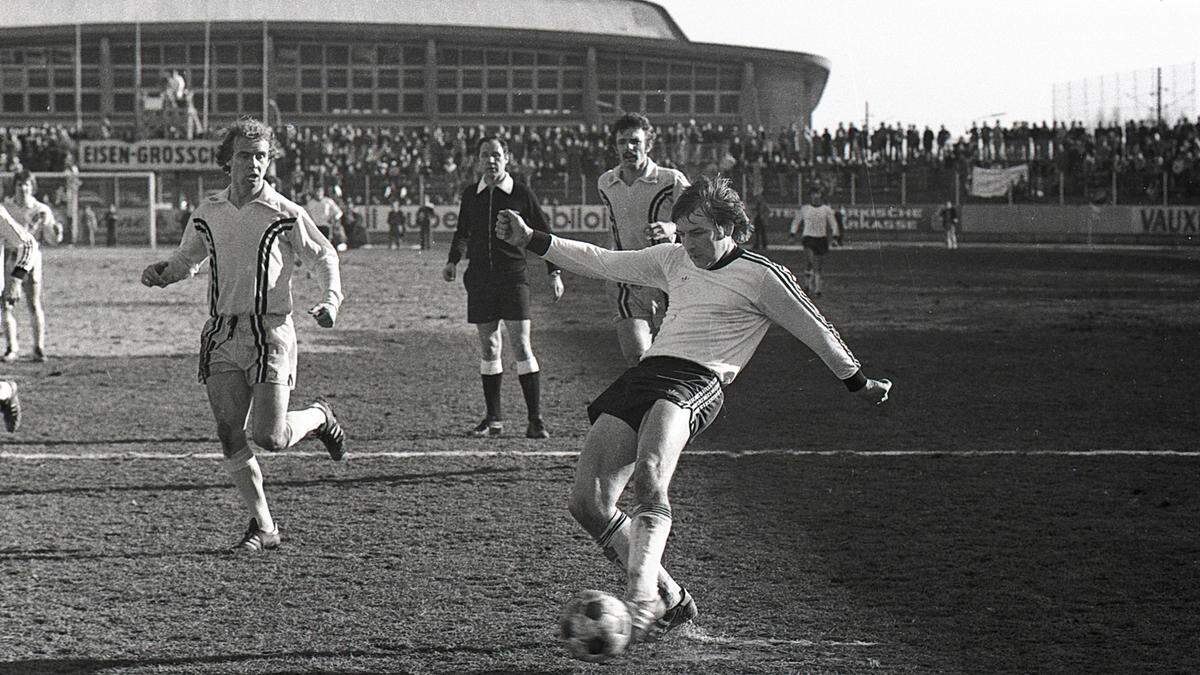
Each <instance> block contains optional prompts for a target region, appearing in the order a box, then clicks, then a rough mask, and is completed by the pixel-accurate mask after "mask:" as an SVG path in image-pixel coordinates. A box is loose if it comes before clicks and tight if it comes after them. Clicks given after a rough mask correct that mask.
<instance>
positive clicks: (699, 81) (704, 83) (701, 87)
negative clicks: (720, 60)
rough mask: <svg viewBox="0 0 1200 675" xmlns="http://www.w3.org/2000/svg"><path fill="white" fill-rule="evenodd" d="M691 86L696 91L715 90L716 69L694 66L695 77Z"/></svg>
mask: <svg viewBox="0 0 1200 675" xmlns="http://www.w3.org/2000/svg"><path fill="white" fill-rule="evenodd" d="M693 86H694V87H695V88H696V90H697V91H712V90H713V89H716V88H717V69H716V68H713V67H710V66H696V77H695V80H694V81H693Z"/></svg>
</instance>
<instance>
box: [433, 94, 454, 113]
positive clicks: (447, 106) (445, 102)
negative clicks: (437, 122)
mask: <svg viewBox="0 0 1200 675" xmlns="http://www.w3.org/2000/svg"><path fill="white" fill-rule="evenodd" d="M437 105H438V112H444V113H453V112H458V94H438V97H437Z"/></svg>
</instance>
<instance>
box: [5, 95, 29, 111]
mask: <svg viewBox="0 0 1200 675" xmlns="http://www.w3.org/2000/svg"><path fill="white" fill-rule="evenodd" d="M2 100H3V102H4V112H22V113H23V112H25V95H24V94H4V96H3V97H2Z"/></svg>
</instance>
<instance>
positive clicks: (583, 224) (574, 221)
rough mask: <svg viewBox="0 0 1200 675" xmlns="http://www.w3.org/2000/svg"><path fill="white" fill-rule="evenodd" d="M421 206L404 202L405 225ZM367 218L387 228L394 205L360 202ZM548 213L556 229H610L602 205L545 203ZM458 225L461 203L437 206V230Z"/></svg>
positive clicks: (377, 228)
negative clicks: (406, 204) (407, 204)
mask: <svg viewBox="0 0 1200 675" xmlns="http://www.w3.org/2000/svg"><path fill="white" fill-rule="evenodd" d="M418 208H420V207H417V206H401V207H400V212H401V213H403V214H404V223H405V227H406V228H408V229H410V230H411V229H414V228H415V227H416V223H417V209H418ZM354 211H355V213H357V214H358V215H359V216H360V217H361V218H362V220H363V226H364V227H366V228H367V230H369V231H372V232H386V231H387V229H388V224H387V218H388V213H389V212H390V211H391V207H387V206H356V207H354ZM542 211H543V213H545V214H546V222H548V223H550V229H551V231H553V232H572V233H588V232H596V233H604V232H608V222H607V221H606V219H605V216H604V207H603V206H600V205H582V206H581V205H569V206H545V207H542ZM457 227H458V207H457V206H434V207H433V231H434V232H453V231H454V230H455V228H457Z"/></svg>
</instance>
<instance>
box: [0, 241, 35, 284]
mask: <svg viewBox="0 0 1200 675" xmlns="http://www.w3.org/2000/svg"><path fill="white" fill-rule="evenodd" d="M32 262H33V264H32V265H31V266H30V268H29V274H27V275H25V278H24V279H22V280H20V282H18V280H17V279H14V278H13V277H12V271H13V269H14V268H15V267H16V266H17V252H16V251H14V250H13V249H12V248H11V247H9V248H5V249H4V284H3V285H5V286H7V284H11V283H23V284H24V287H25V288H29V287H30V286H31V285H32V284H37V285H39V286H40V285H41V284H42V252H41V251H40V250H35V251H34V252H33V260H32Z"/></svg>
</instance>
